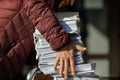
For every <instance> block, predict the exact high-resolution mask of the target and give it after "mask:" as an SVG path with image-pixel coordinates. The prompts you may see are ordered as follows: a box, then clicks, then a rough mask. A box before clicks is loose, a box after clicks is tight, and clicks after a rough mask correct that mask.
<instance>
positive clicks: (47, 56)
mask: <svg viewBox="0 0 120 80" xmlns="http://www.w3.org/2000/svg"><path fill="white" fill-rule="evenodd" d="M55 15H56V17H57V18H58V20H59V22H60V24H61V26H63V28H64V29H65V31H66V32H67V33H68V34H69V35H70V40H71V42H73V43H76V44H79V45H83V43H82V41H81V36H80V34H79V29H78V26H77V24H78V22H79V21H80V18H79V14H78V12H69V13H68V12H65V13H56V14H55ZM33 36H34V43H35V50H36V52H37V55H36V58H38V59H39V63H38V67H39V68H40V70H41V71H42V72H43V73H44V74H50V75H51V76H53V77H54V80H65V79H64V78H63V77H60V76H59V74H58V73H59V72H58V71H59V66H58V70H57V71H54V70H53V65H54V62H55V60H56V54H55V51H53V50H52V49H51V47H50V45H49V43H48V42H47V41H46V40H45V38H44V37H43V36H42V35H41V34H40V32H39V31H38V29H37V28H36V29H35V32H34V34H33ZM74 59H75V70H76V76H72V74H71V72H70V70H69V76H70V77H69V78H68V80H99V79H98V78H95V77H94V78H93V77H92V79H90V77H88V76H93V73H94V72H95V66H96V64H95V63H84V60H83V57H82V52H81V51H75V53H74ZM81 75H82V76H81ZM83 76H84V77H83ZM85 76H86V77H85ZM88 78H89V79H88Z"/></svg>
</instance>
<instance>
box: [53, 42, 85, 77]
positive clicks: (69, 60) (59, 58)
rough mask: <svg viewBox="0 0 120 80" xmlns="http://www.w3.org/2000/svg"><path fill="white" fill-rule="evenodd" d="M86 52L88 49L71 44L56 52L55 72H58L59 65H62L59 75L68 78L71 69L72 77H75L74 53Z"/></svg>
mask: <svg viewBox="0 0 120 80" xmlns="http://www.w3.org/2000/svg"><path fill="white" fill-rule="evenodd" d="M75 50H79V51H85V50H86V48H85V47H82V46H80V45H77V44H73V43H70V44H68V45H66V46H64V47H63V48H61V49H60V50H58V51H56V61H55V64H54V70H55V71H56V69H57V65H58V64H60V69H59V75H60V76H61V77H62V75H63V73H64V78H68V70H69V67H70V69H71V72H72V75H75V64H74V51H75Z"/></svg>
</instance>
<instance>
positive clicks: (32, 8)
mask: <svg viewBox="0 0 120 80" xmlns="http://www.w3.org/2000/svg"><path fill="white" fill-rule="evenodd" d="M24 11H25V12H26V14H27V16H28V17H29V19H30V20H31V21H32V22H33V23H34V24H35V26H36V27H37V28H38V30H39V31H40V33H41V34H42V35H43V36H44V37H45V39H46V40H47V41H48V42H49V44H50V46H51V48H52V49H53V50H57V49H59V48H61V47H62V46H64V45H65V44H67V43H69V37H68V34H67V33H66V32H65V30H64V29H63V28H62V27H61V26H60V24H59V22H58V20H57V19H56V17H55V16H54V13H53V11H52V9H51V8H50V7H49V6H48V5H47V3H46V2H45V1H44V0H42V1H40V0H38V1H37V0H36V1H31V2H30V1H29V2H26V3H25V5H24Z"/></svg>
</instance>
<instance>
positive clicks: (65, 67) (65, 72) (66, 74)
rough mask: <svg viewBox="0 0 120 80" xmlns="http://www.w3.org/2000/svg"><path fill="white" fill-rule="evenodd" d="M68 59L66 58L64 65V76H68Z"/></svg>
mask: <svg viewBox="0 0 120 80" xmlns="http://www.w3.org/2000/svg"><path fill="white" fill-rule="evenodd" d="M68 69H69V66H68V59H66V60H65V65H64V78H68Z"/></svg>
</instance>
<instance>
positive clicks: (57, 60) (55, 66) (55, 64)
mask: <svg viewBox="0 0 120 80" xmlns="http://www.w3.org/2000/svg"><path fill="white" fill-rule="evenodd" d="M58 63H59V59H58V58H56V60H55V63H54V71H56V70H57V65H58Z"/></svg>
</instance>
